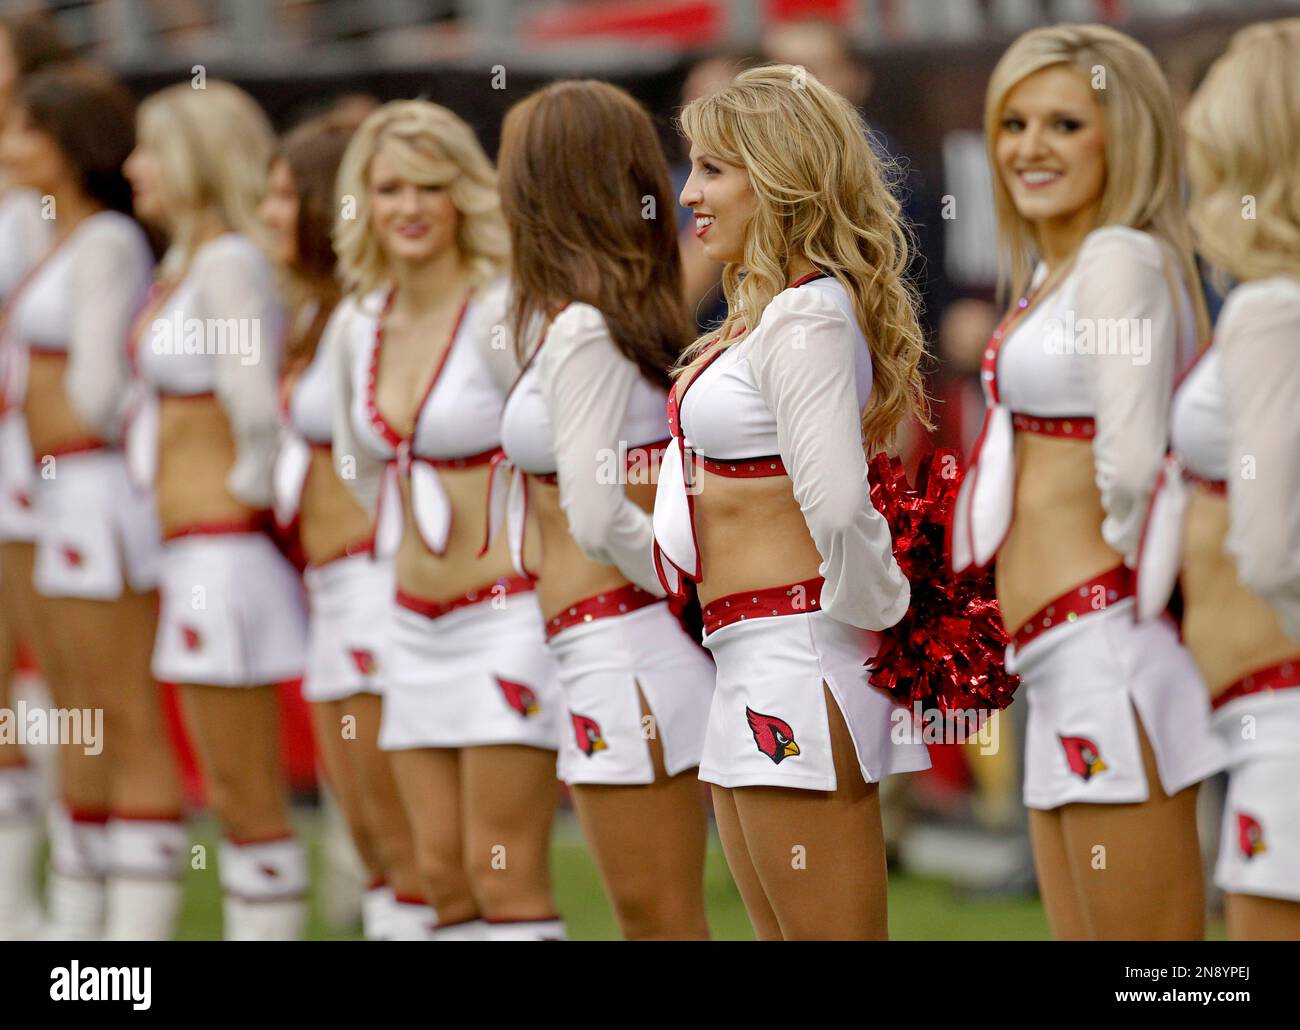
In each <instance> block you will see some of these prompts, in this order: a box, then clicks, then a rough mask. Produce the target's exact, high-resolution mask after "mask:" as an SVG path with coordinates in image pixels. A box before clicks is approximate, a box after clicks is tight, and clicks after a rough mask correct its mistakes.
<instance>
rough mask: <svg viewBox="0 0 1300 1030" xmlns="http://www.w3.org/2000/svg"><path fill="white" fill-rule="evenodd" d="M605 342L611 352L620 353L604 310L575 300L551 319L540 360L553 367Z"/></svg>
mask: <svg viewBox="0 0 1300 1030" xmlns="http://www.w3.org/2000/svg"><path fill="white" fill-rule="evenodd" d="M602 345H603V346H606V347H608V348H609V349H610V351H611V353H615V354H617V353H619V352H618V351H617V349H616V348H615V347H614V344H613V340H612V339H611V338H610V335H609V327H608V326H607V325H606V323H605V316H604V315H603V314H601V312H600V309H599V308H596V307H593V306H592V305H590V304H583V303H579V302H573V303H570V304H568V305H566V307H565V308H564V310H563V311H561V312H560V313H559V314H558V315H556V316H555V317H554V318H553V319H551V324H550V326H548V327H547V330H546V338H545V339H544V340H543V341H542V349H541V350H540V351H539V352H538V355H537V361H538V364H539V365H541V366H545V367H552V368H553V367H554V366H555V365H556V364H558V363H559V362H561V361H563V360H564V359H565V358H567V357H569V356H570V355H572V354H573V353H574V352H575V351H577V350H581V349H584V348H587V347H593V346H594V347H599V346H602ZM619 356H620V357H621V354H620V355H619Z"/></svg>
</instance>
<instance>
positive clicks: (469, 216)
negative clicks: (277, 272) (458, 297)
mask: <svg viewBox="0 0 1300 1030" xmlns="http://www.w3.org/2000/svg"><path fill="white" fill-rule="evenodd" d="M381 149H383V150H387V152H388V154H389V155H390V156H391V158H392V160H393V163H394V164H395V165H396V167H397V170H398V171H399V173H400V174H401V175H403V176H405V177H406V178H407V179H409V180H411V181H412V182H417V183H421V184H424V185H429V186H445V187H447V189H448V191H449V192H450V194H451V202H452V204H454V205H455V207H456V211H457V212H458V213H459V214H460V223H459V227H458V229H457V239H456V243H457V246H458V247H459V248H460V251H461V253H462V254H463V255H464V256H465V259H466V261H467V262H468V264H469V268H470V274H471V277H472V278H473V280H474V282H476V283H478V284H479V285H482V284H485V283H487V282H489V281H491V280H492V279H495V278H496V277H497V276H499V275H500V274H501V272H502V271H503V269H504V268H505V265H506V260H507V258H508V256H509V252H510V245H509V237H508V235H507V233H506V224H505V219H504V218H503V217H502V215H501V201H500V199H499V198H498V196H497V181H496V172H495V171H494V170H493V168H492V162H491V161H489V160H488V157H487V155H486V154H485V153H484V152H483V148H482V147H481V146H479V142H478V139H477V138H476V137H475V135H474V130H473V129H471V128H470V127H469V126H468V125H466V124H465V122H463V121H462V120H461V119H460V118H458V117H456V115H454V114H452V112H450V111H448V110H447V109H446V108H445V107H442V106H440V105H438V104H433V103H430V102H429V101H427V100H396V101H393V102H392V103H389V104H385V105H384V106H383V107H380V108H379V109H378V110H376V111H375V112H374V113H372V114H371V115H370V116H369V117H368V118H367V119H366V120H365V121H364V122H362V123H361V127H360V128H358V129H357V131H356V132H355V133H354V134H353V136H352V139H351V141H350V142H349V143H348V148H347V150H346V151H344V153H343V161H342V163H341V164H340V166H339V177H338V183H337V188H336V192H337V194H338V200H339V205H338V213H337V215H336V217H335V221H334V233H333V240H334V251H335V253H336V254H337V255H338V268H339V273H340V275H341V276H342V277H343V281H344V284H345V285H346V287H347V288H348V289H350V290H355V291H357V292H359V293H368V292H370V291H371V290H374V289H377V288H378V287H380V286H382V285H384V284H385V283H386V282H387V281H388V279H389V277H390V269H389V267H388V259H387V258H386V257H385V255H384V252H383V249H382V248H381V247H380V246H379V241H378V240H377V239H376V238H375V235H374V233H373V232H371V231H370V166H371V164H372V162H373V161H374V159H375V155H376V154H378V153H379V151H380V150H381ZM345 201H346V202H348V203H347V204H346V206H345V204H344V202H345Z"/></svg>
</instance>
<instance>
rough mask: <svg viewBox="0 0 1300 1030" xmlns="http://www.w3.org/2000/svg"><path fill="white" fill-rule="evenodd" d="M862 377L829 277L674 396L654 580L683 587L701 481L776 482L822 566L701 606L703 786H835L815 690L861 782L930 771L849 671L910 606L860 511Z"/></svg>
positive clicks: (699, 571)
mask: <svg viewBox="0 0 1300 1030" xmlns="http://www.w3.org/2000/svg"><path fill="white" fill-rule="evenodd" d="M871 383H872V369H871V353H870V350H869V349H868V346H867V341H866V339H865V337H864V336H863V335H862V331H861V329H860V328H859V326H858V322H857V316H856V314H855V312H854V310H853V303H852V300H851V298H850V296H849V294H848V292H847V291H846V290H845V288H844V286H843V285H842V284H840V283H839V282H838V281H837V280H835V279H833V278H827V277H820V278H812V279H810V280H805V281H803V282H802V283H801V284H796V285H795V286H794V287H791V288H789V289H787V290H785V291H783V292H782V293H780V294H778V295H777V296H776V297H775V298H773V300H772V302H771V303H770V304H768V306H767V308H766V309H764V311H763V315H762V318H761V320H760V321H759V324H758V325H757V326H756V327H755V328H754V330H753V331H752V332H750V333H749V335H748V336H746V337H745V338H744V339H743V340H741V341H740V342H739V343H735V344H732V345H731V346H729V347H725V348H720V349H718V350H715V351H714V352H713V354H712V355H711V356H710V358H709V359H708V361H707V363H706V364H705V365H704V367H703V368H702V369H701V370H700V371H699V372H698V373H696V374H695V375H694V377H693V378H692V379H691V380H689V381H687V382H679V383H678V384H677V386H676V387H675V389H674V393H673V395H672V400H671V401H670V406H669V422H670V427H671V428H672V430H673V433H674V440H673V442H672V444H671V445H670V446H669V449H668V452H667V454H666V455H665V458H664V464H663V468H662V470H661V474H660V478H659V491H658V494H657V497H656V500H655V513H654V533H655V550H654V556H655V563H656V567H657V569H658V571H659V574H660V576H661V577H662V580H663V584H664V586H665V587H666V588H667V589H669V590H673V591H677V590H680V589H681V588H682V585H683V584H682V580H683V578H691V579H695V580H699V579H701V578H702V576H703V574H704V571H705V570H704V569H703V568H702V565H701V562H702V556H701V555H700V554H699V551H698V547H697V545H696V533H695V524H694V518H695V512H694V496H693V493H692V491H693V490H694V491H698V490H700V489H703V490H707V489H708V479H707V475H708V474H712V475H722V476H728V477H748V476H785V475H788V476H789V478H790V486H791V491H792V493H793V496H794V498H795V499H796V500H797V501H798V502H799V506H800V508H801V509H802V511H803V515H804V519H805V520H806V522H807V525H808V532H809V533H810V534H811V536H812V539H813V542H814V543H815V544H816V546H817V550H818V553H819V554H820V555H821V557H822V563H821V566H820V568H819V570H818V571H819V576H818V577H817V578H816V579H813V580H810V581H808V582H805V583H793V584H785V585H778V584H772V585H771V586H769V587H764V588H760V589H756V590H752V591H744V592H742V593H740V594H735V595H731V596H728V597H722V598H718V599H716V600H714V601H711V602H710V603H709V604H707V605H705V606H704V629H705V637H704V645H705V646H706V647H707V648H708V649H709V650H710V651H712V652H713V657H714V659H715V661H716V662H717V673H718V675H717V689H716V691H715V693H714V697H713V706H712V709H711V711H710V714H709V725H708V731H707V734H706V736H705V743H704V757H703V761H701V763H700V779H702V780H707V781H709V782H711V783H717V784H720V785H721V786H724V787H742V786H752V785H768V786H779V787H798V788H804V789H808V790H835V789H836V787H837V786H838V784H837V782H836V776H835V766H834V761H833V756H832V754H831V741H830V722H829V716H828V712H827V710H826V703H825V694H824V692H823V689H822V684H823V682H825V684H826V685H827V686H828V687H829V688H830V691H831V694H832V696H833V697H834V698H835V702H836V704H837V705H838V707H839V709H840V711H841V713H842V714H843V716H844V719H845V722H846V723H847V725H848V727H849V732H850V734H851V735H852V737H853V744H854V747H855V749H856V751H857V757H858V767H859V769H860V771H861V773H862V776H863V778H864V779H866V780H867V781H869V782H874V781H879V780H881V779H884V777H886V776H888V775H891V774H893V773H903V772H913V771H916V770H918V769H926V768H928V767H929V765H930V759H929V755H928V754H927V752H926V750H925V747H924V745H923V744H920V743H916V742H913V741H912V739H911V734H910V732H909V733H908V735H907V740H906V741H902V742H896V741H895V740H894V739H892V738H891V730H892V728H893V726H894V720H893V719H892V713H893V708H894V706H893V704H892V702H891V701H890V700H889V699H888V698H887V697H886V696H885V695H884V694H883V693H880V692H878V691H876V690H874V689H873V688H872V687H871V686H870V684H869V682H868V674H867V670H866V669H865V668H864V665H863V663H864V662H866V661H867V660H868V659H869V658H871V657H872V656H873V655H874V654H875V653H876V650H877V649H878V647H879V640H880V638H879V636H878V633H879V631H880V630H883V629H886V628H888V627H889V626H892V625H893V624H894V623H896V622H897V621H898V620H899V619H900V618H902V616H903V614H904V612H906V610H907V606H908V602H909V600H910V597H911V590H910V586H909V584H908V582H907V579H906V578H905V577H904V576H903V574H902V572H901V571H900V569H899V568H898V564H897V562H895V560H894V555H893V550H892V547H891V539H890V533H889V526H888V524H887V523H886V522H885V520H884V518H883V517H882V516H881V515H880V513H879V512H877V511H876V510H875V508H874V507H873V506H872V504H871V497H870V491H869V487H868V482H867V463H866V458H865V455H864V453H863V447H862V428H861V417H862V411H863V409H864V408H865V406H866V405H867V404H868V403H869V399H870V396H871ZM701 465H702V467H703V470H704V471H701V467H700V466H701ZM774 545H776V542H774Z"/></svg>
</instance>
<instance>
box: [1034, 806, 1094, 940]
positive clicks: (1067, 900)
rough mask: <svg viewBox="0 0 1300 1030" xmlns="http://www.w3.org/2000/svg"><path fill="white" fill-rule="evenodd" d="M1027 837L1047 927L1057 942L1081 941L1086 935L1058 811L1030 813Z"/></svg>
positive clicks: (1048, 810)
mask: <svg viewBox="0 0 1300 1030" xmlns="http://www.w3.org/2000/svg"><path fill="white" fill-rule="evenodd" d="M1029 837H1030V840H1031V841H1032V843H1033V848H1034V870H1035V872H1036V873H1037V874H1038V893H1039V895H1040V896H1041V897H1042V899H1043V908H1044V910H1045V911H1046V913H1047V925H1048V928H1049V929H1050V930H1051V931H1052V937H1053V938H1055V939H1056V940H1058V941H1083V940H1087V939H1088V937H1089V936H1090V935H1089V932H1088V923H1087V920H1086V919H1085V918H1084V913H1083V905H1082V902H1081V900H1080V898H1079V892H1078V888H1077V887H1076V886H1075V882H1074V873H1073V871H1072V869H1071V863H1070V861H1069V858H1068V856H1067V854H1066V850H1065V831H1064V830H1063V829H1062V828H1061V810H1060V809H1059V808H1052V809H1038V808H1031V809H1030V810H1029Z"/></svg>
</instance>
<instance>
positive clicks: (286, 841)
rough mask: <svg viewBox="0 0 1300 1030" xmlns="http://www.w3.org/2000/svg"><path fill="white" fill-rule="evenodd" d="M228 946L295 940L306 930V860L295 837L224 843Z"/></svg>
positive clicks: (222, 880)
mask: <svg viewBox="0 0 1300 1030" xmlns="http://www.w3.org/2000/svg"><path fill="white" fill-rule="evenodd" d="M220 862H221V889H222V893H223V895H224V899H225V900H224V903H223V907H222V910H223V912H224V913H225V920H226V926H225V938H226V940H228V941H293V940H299V939H301V938H302V935H303V932H304V930H305V929H306V927H307V855H306V853H305V852H304V851H303V848H302V845H301V844H299V843H298V840H297V838H295V837H285V838H282V839H280V840H272V841H262V842H259V843H254V844H236V843H235V842H234V841H222V843H221V857H220Z"/></svg>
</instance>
